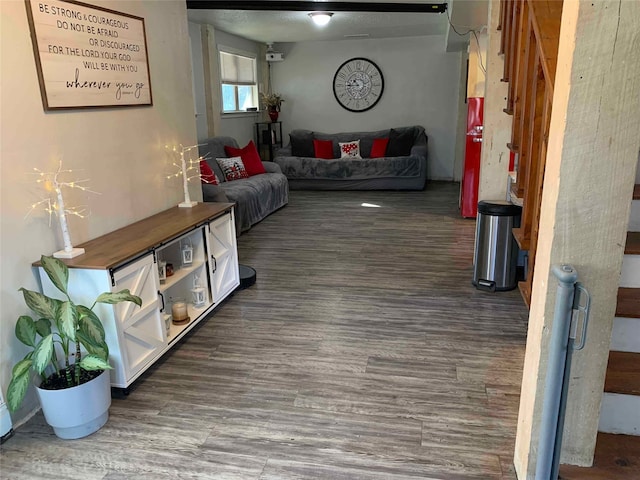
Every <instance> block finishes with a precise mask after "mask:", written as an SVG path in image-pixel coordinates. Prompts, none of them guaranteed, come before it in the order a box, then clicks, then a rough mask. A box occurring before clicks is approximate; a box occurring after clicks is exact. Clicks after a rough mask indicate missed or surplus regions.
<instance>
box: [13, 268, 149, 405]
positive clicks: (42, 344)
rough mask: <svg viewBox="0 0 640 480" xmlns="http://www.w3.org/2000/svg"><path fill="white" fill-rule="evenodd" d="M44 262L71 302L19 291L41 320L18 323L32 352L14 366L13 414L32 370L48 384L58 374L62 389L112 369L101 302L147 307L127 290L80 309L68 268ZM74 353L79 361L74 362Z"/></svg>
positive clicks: (20, 337) (25, 318) (19, 332)
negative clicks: (86, 375) (97, 311)
mask: <svg viewBox="0 0 640 480" xmlns="http://www.w3.org/2000/svg"><path fill="white" fill-rule="evenodd" d="M40 261H41V264H42V268H43V269H44V271H45V272H46V274H47V276H48V277H49V279H50V280H51V283H53V285H54V286H55V287H56V288H57V289H58V290H59V291H60V292H62V294H63V295H64V296H65V297H66V300H58V299H56V298H51V297H48V296H46V295H43V294H41V293H39V292H34V291H32V290H27V289H26V288H21V289H20V291H21V292H22V294H23V296H24V301H25V303H26V304H27V307H29V308H30V309H31V310H32V311H33V312H34V313H35V314H37V315H38V317H39V318H38V320H33V318H31V317H30V316H28V315H22V316H21V317H20V318H18V322H17V323H16V330H15V333H16V337H17V338H18V340H20V341H21V342H22V343H24V344H25V345H27V346H29V347H31V348H32V350H31V351H30V352H29V353H27V355H26V356H25V357H24V359H23V360H20V361H19V362H18V363H17V364H16V365H15V366H14V367H13V371H12V374H11V382H10V383H9V388H8V389H7V405H8V406H9V409H10V410H11V411H15V410H16V409H17V408H18V407H19V406H20V404H21V403H22V401H23V400H24V397H25V394H26V392H27V388H28V387H29V383H30V380H31V371H35V372H36V373H37V374H39V375H40V376H42V379H43V381H46V380H47V379H50V378H51V377H53V376H56V375H59V379H58V385H59V386H58V387H57V388H71V387H74V386H77V385H80V384H81V383H84V381H88V380H89V379H90V378H89V379H85V380H84V381H83V378H82V377H83V376H82V375H81V373H82V372H83V371H85V372H96V371H102V370H107V369H110V368H111V366H110V365H109V347H108V346H107V343H106V341H105V332H104V327H103V326H102V323H101V321H100V319H99V318H98V316H97V315H96V314H95V312H94V311H93V309H94V307H95V306H96V305H97V304H98V303H107V304H116V303H120V302H133V303H135V304H136V305H138V306H141V305H142V300H141V299H140V297H138V296H136V295H132V294H131V293H130V292H129V290H126V289H125V290H121V291H120V292H116V293H110V292H105V293H102V294H101V295H99V296H98V298H97V299H96V300H95V301H94V302H93V305H91V307H86V306H84V305H78V304H76V303H75V302H74V301H73V300H71V297H70V296H69V293H68V290H67V287H68V283H69V269H68V267H67V266H66V265H65V264H64V263H63V262H62V261H60V260H58V259H57V258H54V257H47V256H44V255H43V256H42V257H41V259H40ZM56 346H57V348H56ZM73 354H75V359H73V361H71V360H70V357H71V356H72V355H73Z"/></svg>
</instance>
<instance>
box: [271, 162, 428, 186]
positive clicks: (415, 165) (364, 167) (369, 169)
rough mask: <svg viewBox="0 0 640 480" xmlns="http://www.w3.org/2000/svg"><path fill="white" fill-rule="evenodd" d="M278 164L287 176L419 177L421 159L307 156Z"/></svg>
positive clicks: (340, 177)
mask: <svg viewBox="0 0 640 480" xmlns="http://www.w3.org/2000/svg"><path fill="white" fill-rule="evenodd" d="M278 165H280V168H281V169H282V173H284V174H285V175H286V176H287V178H289V179H299V178H315V179H321V178H323V179H352V180H362V179H365V178H373V177H378V178H379V177H400V178H406V177H418V176H419V175H420V159H419V158H417V157H411V156H409V157H385V158H364V159H349V158H338V159H334V160H321V161H318V159H316V158H308V157H281V158H278Z"/></svg>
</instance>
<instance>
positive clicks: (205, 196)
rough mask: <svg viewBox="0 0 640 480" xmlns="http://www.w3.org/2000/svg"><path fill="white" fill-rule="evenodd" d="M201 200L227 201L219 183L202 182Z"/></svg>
mask: <svg viewBox="0 0 640 480" xmlns="http://www.w3.org/2000/svg"><path fill="white" fill-rule="evenodd" d="M202 200H204V201H205V202H228V201H229V199H228V198H227V194H226V193H224V190H223V189H222V188H221V187H220V185H211V184H208V183H203V184H202Z"/></svg>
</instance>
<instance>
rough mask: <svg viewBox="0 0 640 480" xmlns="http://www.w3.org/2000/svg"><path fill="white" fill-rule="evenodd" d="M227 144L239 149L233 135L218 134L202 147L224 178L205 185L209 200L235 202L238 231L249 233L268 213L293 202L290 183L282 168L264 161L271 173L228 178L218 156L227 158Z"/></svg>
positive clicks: (217, 172) (208, 160)
mask: <svg viewBox="0 0 640 480" xmlns="http://www.w3.org/2000/svg"><path fill="white" fill-rule="evenodd" d="M225 145H228V146H232V147H235V148H238V143H237V142H236V141H235V139H234V138H232V137H214V138H210V139H208V140H206V141H205V142H204V143H203V144H201V145H200V146H199V153H200V156H202V157H205V158H206V159H207V163H208V164H209V166H210V167H211V169H212V170H213V171H214V172H215V173H216V176H217V177H218V179H219V180H220V182H221V183H220V184H219V185H208V184H204V183H203V184H202V196H203V200H204V201H205V202H227V201H230V202H235V203H236V208H235V219H236V234H237V235H240V233H242V232H245V231H247V230H249V229H250V228H251V226H252V225H255V224H256V223H258V222H259V221H260V220H262V219H264V218H265V217H266V216H267V215H270V214H271V213H273V212H275V211H276V210H278V209H280V208H282V207H284V206H285V205H286V204H287V203H288V202H289V183H288V182H287V177H285V176H284V175H283V174H282V171H281V170H280V167H279V166H278V165H276V164H275V163H272V162H262V164H263V165H264V168H265V170H266V171H267V173H262V174H259V175H253V176H251V177H249V178H243V179H241V180H233V181H231V182H226V181H224V175H223V174H222V170H221V169H220V167H219V166H218V164H217V162H216V158H227V157H228V155H227V154H226V152H225V150H224V147H225Z"/></svg>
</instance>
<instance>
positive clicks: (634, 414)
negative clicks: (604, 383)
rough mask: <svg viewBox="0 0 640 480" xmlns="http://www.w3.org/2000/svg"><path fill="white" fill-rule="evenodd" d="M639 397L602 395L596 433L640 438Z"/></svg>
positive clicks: (615, 394)
mask: <svg viewBox="0 0 640 480" xmlns="http://www.w3.org/2000/svg"><path fill="white" fill-rule="evenodd" d="M638 412H640V396H636V395H620V394H617V393H606V392H605V393H604V394H603V395H602V406H601V407H600V422H599V424H598V431H599V432H604V433H618V434H623V435H634V436H640V415H638Z"/></svg>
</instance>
